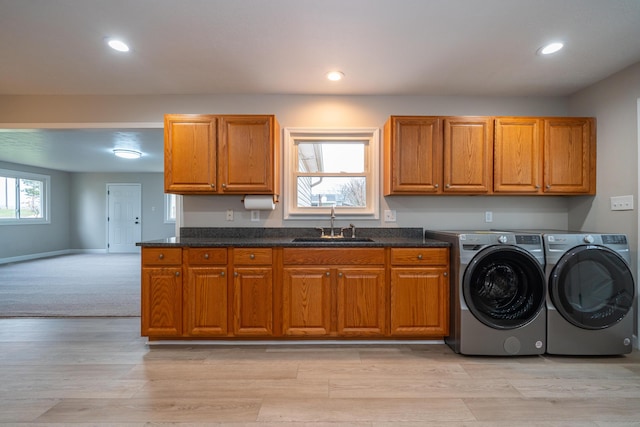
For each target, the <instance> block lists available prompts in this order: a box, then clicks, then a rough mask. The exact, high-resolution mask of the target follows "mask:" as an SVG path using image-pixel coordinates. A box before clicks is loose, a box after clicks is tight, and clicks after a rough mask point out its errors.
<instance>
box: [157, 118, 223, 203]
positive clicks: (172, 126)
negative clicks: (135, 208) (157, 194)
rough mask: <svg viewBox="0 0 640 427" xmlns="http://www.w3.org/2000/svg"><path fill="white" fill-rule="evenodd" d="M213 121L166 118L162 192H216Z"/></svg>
mask: <svg viewBox="0 0 640 427" xmlns="http://www.w3.org/2000/svg"><path fill="white" fill-rule="evenodd" d="M216 137H217V136H216V118H215V117H214V116H209V115H197V114H193V115H189V114H169V115H166V116H165V118H164V190H165V192H167V193H178V194H190V193H215V192H216V157H217V154H216Z"/></svg>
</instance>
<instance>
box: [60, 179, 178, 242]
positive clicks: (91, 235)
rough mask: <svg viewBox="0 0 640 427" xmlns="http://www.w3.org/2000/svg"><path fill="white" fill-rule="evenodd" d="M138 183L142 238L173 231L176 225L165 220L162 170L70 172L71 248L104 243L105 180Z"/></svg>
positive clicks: (105, 218)
mask: <svg viewBox="0 0 640 427" xmlns="http://www.w3.org/2000/svg"><path fill="white" fill-rule="evenodd" d="M118 183H126V184H141V188H142V240H145V241H146V240H154V239H161V238H165V237H171V236H174V235H175V225H174V224H173V223H172V224H165V223H164V176H163V174H161V173H73V174H71V185H70V189H71V194H72V196H71V203H72V205H73V206H74V209H73V211H72V214H71V218H70V219H71V224H72V227H71V238H70V245H71V249H83V250H85V249H99V250H105V249H106V246H107V197H106V194H107V184H118Z"/></svg>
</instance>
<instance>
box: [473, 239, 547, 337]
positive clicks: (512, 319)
mask: <svg viewBox="0 0 640 427" xmlns="http://www.w3.org/2000/svg"><path fill="white" fill-rule="evenodd" d="M545 282H546V280H545V277H544V272H543V271H542V268H541V266H540V263H539V262H538V261H537V260H536V259H535V258H534V257H533V256H532V255H531V254H530V253H529V252H527V251H525V250H523V249H520V248H519V247H517V246H490V247H488V248H486V249H483V250H482V251H480V252H479V253H478V254H477V255H476V256H475V257H474V258H473V259H472V260H471V262H470V263H469V265H468V266H467V268H466V270H465V273H464V279H463V295H464V299H465V302H466V303H467V306H468V307H469V310H470V311H471V313H473V315H474V316H475V317H476V318H477V319H478V320H480V321H481V322H482V323H484V324H486V325H488V326H491V327H492V328H494V329H514V328H518V327H520V326H523V325H526V324H527V323H529V322H530V321H532V320H533V319H534V318H535V317H536V316H537V314H538V313H539V312H540V310H541V309H542V308H543V307H544V301H545Z"/></svg>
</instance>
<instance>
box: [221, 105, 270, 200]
mask: <svg viewBox="0 0 640 427" xmlns="http://www.w3.org/2000/svg"><path fill="white" fill-rule="evenodd" d="M279 133H280V132H279V128H278V123H277V122H276V120H275V118H274V117H273V116H221V117H220V122H219V140H218V147H219V163H218V167H219V173H218V177H219V180H218V181H219V183H220V184H219V185H220V191H221V192H222V193H243V194H246V193H253V194H278V191H276V185H277V183H278V182H279V175H278V158H279V144H278V135H279Z"/></svg>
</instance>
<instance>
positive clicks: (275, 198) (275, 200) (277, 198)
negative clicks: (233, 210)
mask: <svg viewBox="0 0 640 427" xmlns="http://www.w3.org/2000/svg"><path fill="white" fill-rule="evenodd" d="M247 196H258V194H245V195H244V197H243V198H242V199H240V201H241V202H242V203H244V198H245V197H247ZM279 202H280V196H279V195H277V194H274V195H273V203H279Z"/></svg>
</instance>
